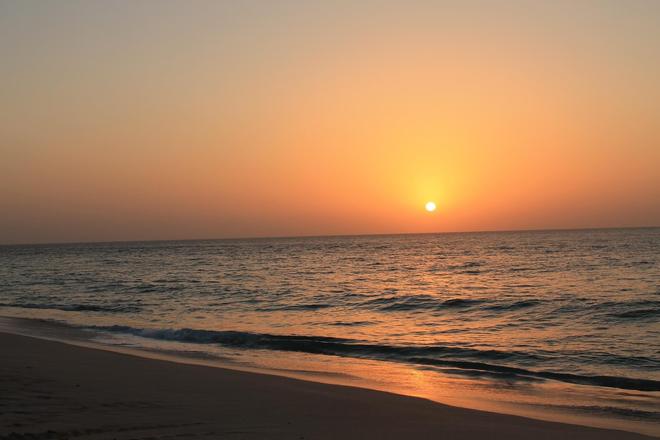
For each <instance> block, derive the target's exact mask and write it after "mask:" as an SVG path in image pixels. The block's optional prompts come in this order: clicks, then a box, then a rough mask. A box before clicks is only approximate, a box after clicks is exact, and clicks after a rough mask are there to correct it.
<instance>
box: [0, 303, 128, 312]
mask: <svg viewBox="0 0 660 440" xmlns="http://www.w3.org/2000/svg"><path fill="white" fill-rule="evenodd" d="M0 307H16V308H20V309H44V310H62V311H65V312H105V313H135V312H139V311H140V310H141V309H140V307H138V306H133V305H131V306H126V305H114V306H106V305H101V304H34V303H0Z"/></svg>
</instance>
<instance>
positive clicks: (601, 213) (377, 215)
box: [0, 0, 660, 243]
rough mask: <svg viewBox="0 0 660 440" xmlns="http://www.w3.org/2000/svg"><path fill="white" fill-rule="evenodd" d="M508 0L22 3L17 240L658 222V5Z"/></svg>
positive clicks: (14, 62)
mask: <svg viewBox="0 0 660 440" xmlns="http://www.w3.org/2000/svg"><path fill="white" fill-rule="evenodd" d="M431 3H433V4H431ZM497 3H498V4H497V5H495V2H490V1H483V2H480V1H468V2H440V1H438V2H425V1H406V2H403V1H401V2H393V1H379V2H375V1H374V2H372V1H364V2H360V4H359V6H356V5H355V2H349V1H346V2H342V1H338V2H318V3H315V2H313V1H305V2H303V1H281V2H259V1H246V2H226V3H221V2H210V1H209V2H205V1H193V2H165V1H164V2H140V3H135V2H129V1H125V2H121V1H113V2H91V1H68V2H57V4H55V2H53V3H42V2H35V3H32V2H24V1H5V2H3V3H2V5H1V6H0V29H2V31H1V37H0V57H1V59H2V60H3V67H2V69H1V73H0V75H1V78H2V81H1V83H0V96H2V99H1V100H0V114H1V115H2V118H0V212H1V213H2V216H1V217H0V243H24V242H53V241H101V240H135V239H169V238H171V239H178V238H213V237H218V238H221V237H237V236H240V237H243V236H272V235H309V234H313V235H316V234H357V233H390V232H393V233H394V232H432V231H462V230H497V229H530V228H576V227H609V226H643V225H655V226H657V225H660V171H658V170H659V169H660V83H658V81H657V79H658V78H660V44H658V41H660V3H658V2H653V1H642V0H639V1H631V2H614V1H612V2H610V1H605V0H602V1H589V0H586V1H581V2H572V1H571V2H569V1H559V2H547V3H548V4H546V5H541V4H540V2H534V1H528V2H525V1H510V2H504V1H503V2H497ZM574 3H579V4H577V5H576V4H574ZM428 200H434V201H435V202H436V203H437V204H438V210H437V211H436V212H435V213H433V214H429V213H427V212H425V211H424V204H425V202H426V201H428Z"/></svg>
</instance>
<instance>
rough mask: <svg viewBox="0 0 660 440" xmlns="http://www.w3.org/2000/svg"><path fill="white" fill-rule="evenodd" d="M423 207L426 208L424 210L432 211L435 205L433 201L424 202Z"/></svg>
mask: <svg viewBox="0 0 660 440" xmlns="http://www.w3.org/2000/svg"><path fill="white" fill-rule="evenodd" d="M425 208H426V210H427V211H428V212H433V211H435V208H436V206H435V202H426V206H425Z"/></svg>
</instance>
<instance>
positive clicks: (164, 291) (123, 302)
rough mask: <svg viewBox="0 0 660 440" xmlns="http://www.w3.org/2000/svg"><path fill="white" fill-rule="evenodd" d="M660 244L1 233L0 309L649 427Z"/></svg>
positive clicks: (484, 403) (435, 395)
mask: <svg viewBox="0 0 660 440" xmlns="http://www.w3.org/2000/svg"><path fill="white" fill-rule="evenodd" d="M659 257H660V229H658V228H649V229H611V230H581V231H530V232H497V233H451V234H424V235H391V236H350V237H309V238H273V239H246V240H206V241H202V240H200V241H161V242H130V243H95V244H62V245H25V246H2V247H0V280H1V281H2V285H1V288H0V315H2V316H5V317H19V318H39V319H41V320H46V321H45V322H44V321H39V322H40V324H39V325H38V326H32V327H30V326H28V325H27V324H22V325H23V329H24V331H28V330H26V329H28V328H32V331H34V332H36V333H39V332H41V334H42V335H43V334H44V333H47V334H48V335H50V336H53V335H59V336H60V337H61V338H65V337H66V335H73V334H79V335H84V337H85V338H87V340H89V341H92V342H94V343H99V344H106V345H110V346H112V347H114V348H116V349H139V350H144V351H146V352H149V353H152V354H159V353H160V354H162V355H163V356H174V357H177V358H179V359H183V360H187V361H191V362H201V363H210V364H217V365H223V366H231V367H234V368H242V369H252V370H258V371H265V372H269V373H274V374H282V375H288V376H294V377H302V378H306V379H311V380H319V381H324V382H332V383H341V384H348V385H358V386H365V387H370V388H375V389H383V390H388V391H394V392H400V393H404V394H411V395H418V396H422V397H427V398H430V399H433V400H437V401H440V402H445V403H449V404H456V405H461V406H468V407H474V408H480V409H491V410H496V411H504V412H510V413H514V414H522V415H531V416H535V417H541V418H548V419H553V420H564V421H574V422H578V423H589V424H594V425H598V426H610V427H618V428H622V429H629V430H636V431H639V432H646V433H651V434H656V435H659V433H660V429H658V426H660V264H659V259H660V258H659ZM12 321H13V322H14V324H12V325H18V324H16V323H17V322H23V321H22V320H12ZM51 324H52V326H50V325H51ZM80 337H82V336H80ZM73 338H74V339H75V337H73Z"/></svg>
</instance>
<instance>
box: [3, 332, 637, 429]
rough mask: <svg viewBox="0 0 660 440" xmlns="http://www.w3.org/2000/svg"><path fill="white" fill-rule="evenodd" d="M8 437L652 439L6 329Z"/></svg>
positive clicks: (5, 366)
mask: <svg viewBox="0 0 660 440" xmlns="http://www.w3.org/2000/svg"><path fill="white" fill-rule="evenodd" d="M0 347H1V349H2V362H1V363H0V439H28V438H29V439H42V438H43V439H49V438H53V439H60V438H61V439H65V438H72V439H73V438H75V439H117V440H120V439H168V438H172V439H174V438H178V439H185V438H194V439H216V438H228V439H263V438H267V439H338V438H341V439H388V438H392V439H395V438H411V439H412V438H415V439H419V438H422V439H424V438H438V439H454V440H460V439H466V440H467V439H475V440H476V439H486V438H487V439H507V440H513V439H525V440H528V439H534V440H542V439H598V440H607V439H631V440H632V439H644V438H646V439H648V438H650V437H645V436H642V435H638V434H632V433H625V432H621V431H611V430H602V429H595V428H587V427H580V426H573V425H566V424H560V423H551V422H543V421H538V420H532V419H526V418H522V417H515V416H509V415H502V414H494V413H487V412H481V411H474V410H469V409H461V408H454V407H450V406H445V405H441V404H438V403H434V402H431V401H428V400H424V399H418V398H413V397H406V396H399V395H394V394H388V393H383V392H378V391H371V390H366V389H359V388H351V387H343V386H336V385H325V384H320V383H313V382H306V381H301V380H295V379H288V378H283V377H276V376H269V375H263V374H255V373H247V372H240V371H233V370H225V369H220V368H211V367H203V366H196V365H185V364H178V363H173V362H166V361H160V360H153V359H147V358H140V357H135V356H130V355H125V354H119V353H113V352H108V351H102V350H95V349H91V348H83V347H77V346H72V345H67V344H63V343H59V342H51V341H45V340H40V339H34V338H30V337H25V336H17V335H10V334H6V333H0Z"/></svg>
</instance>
